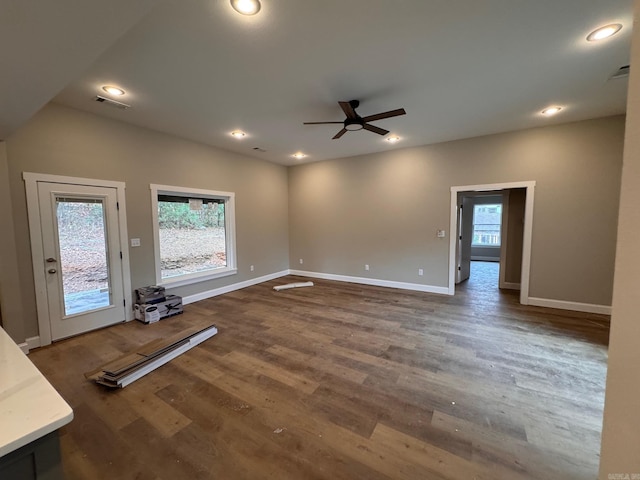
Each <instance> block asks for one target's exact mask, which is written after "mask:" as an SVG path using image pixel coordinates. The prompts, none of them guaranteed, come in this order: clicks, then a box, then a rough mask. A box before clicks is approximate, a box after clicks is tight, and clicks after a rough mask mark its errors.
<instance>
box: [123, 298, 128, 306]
mask: <svg viewBox="0 0 640 480" xmlns="http://www.w3.org/2000/svg"><path fill="white" fill-rule="evenodd" d="M122 306H123V307H126V306H127V300H126V299H123V300H122Z"/></svg>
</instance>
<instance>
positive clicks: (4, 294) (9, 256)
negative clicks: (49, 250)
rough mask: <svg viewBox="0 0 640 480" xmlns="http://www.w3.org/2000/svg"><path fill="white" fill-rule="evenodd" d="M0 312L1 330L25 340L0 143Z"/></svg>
mask: <svg viewBox="0 0 640 480" xmlns="http://www.w3.org/2000/svg"><path fill="white" fill-rule="evenodd" d="M0 206H1V208H0V225H2V234H0V311H1V312H2V327H3V328H4V329H5V330H6V332H7V333H8V334H9V335H10V336H11V337H12V338H14V339H18V340H19V341H20V342H22V340H24V339H25V337H26V336H25V334H24V325H23V317H22V314H23V313H22V312H23V305H22V293H21V291H20V287H19V284H18V282H17V281H16V279H17V278H18V276H19V273H18V262H17V260H16V255H15V251H16V242H15V233H14V228H13V220H12V212H11V195H10V192H9V164H8V161H7V149H6V142H0Z"/></svg>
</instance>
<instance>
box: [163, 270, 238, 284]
mask: <svg viewBox="0 0 640 480" xmlns="http://www.w3.org/2000/svg"><path fill="white" fill-rule="evenodd" d="M236 273H238V269H237V268H224V269H220V270H216V271H215V272H201V273H190V274H188V275H180V276H179V277H170V278H165V279H163V280H161V281H160V282H159V283H158V285H161V286H163V287H166V288H174V287H182V286H184V285H192V284H194V283H200V282H206V281H207V280H215V279H216V278H223V277H228V276H230V275H235V274H236Z"/></svg>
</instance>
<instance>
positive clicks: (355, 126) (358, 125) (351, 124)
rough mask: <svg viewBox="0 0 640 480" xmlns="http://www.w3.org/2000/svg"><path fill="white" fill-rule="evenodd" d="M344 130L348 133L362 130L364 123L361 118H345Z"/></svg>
mask: <svg viewBox="0 0 640 480" xmlns="http://www.w3.org/2000/svg"><path fill="white" fill-rule="evenodd" d="M344 128H346V129H347V130H350V131H352V132H353V131H355V130H362V129H363V128H364V122H363V121H362V118H361V117H358V118H347V119H345V121H344Z"/></svg>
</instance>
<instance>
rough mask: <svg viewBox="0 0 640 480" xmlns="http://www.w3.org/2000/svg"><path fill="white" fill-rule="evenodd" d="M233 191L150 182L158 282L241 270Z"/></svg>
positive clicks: (178, 281) (191, 279)
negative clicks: (238, 263) (236, 240)
mask: <svg viewBox="0 0 640 480" xmlns="http://www.w3.org/2000/svg"><path fill="white" fill-rule="evenodd" d="M234 197H235V195H234V194H233V193H231V192H216V191H210V190H200V189H190V188H182V187H171V186H166V185H151V201H152V210H153V216H154V237H155V245H154V247H155V256H156V280H157V282H158V283H159V284H164V285H166V284H169V283H171V284H174V285H175V284H180V285H185V284H188V283H194V282H197V281H202V280H208V279H211V278H217V277H221V276H225V275H231V274H234V273H236V272H237V269H236V257H235V211H234V210H235V205H234V203H235V202H234V199H235V198H234Z"/></svg>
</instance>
